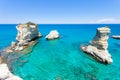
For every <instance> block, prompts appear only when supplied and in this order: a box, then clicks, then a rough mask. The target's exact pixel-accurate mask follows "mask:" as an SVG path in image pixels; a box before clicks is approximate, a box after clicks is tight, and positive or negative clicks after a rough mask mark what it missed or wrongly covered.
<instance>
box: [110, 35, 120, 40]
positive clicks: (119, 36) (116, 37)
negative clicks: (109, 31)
mask: <svg viewBox="0 0 120 80" xmlns="http://www.w3.org/2000/svg"><path fill="white" fill-rule="evenodd" d="M112 38H114V39H120V35H113V36H112Z"/></svg>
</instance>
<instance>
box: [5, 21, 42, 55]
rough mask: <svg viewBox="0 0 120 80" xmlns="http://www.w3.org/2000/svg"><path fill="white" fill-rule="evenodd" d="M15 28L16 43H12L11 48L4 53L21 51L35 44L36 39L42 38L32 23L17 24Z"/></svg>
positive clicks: (35, 25)
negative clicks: (16, 32)
mask: <svg viewBox="0 0 120 80" xmlns="http://www.w3.org/2000/svg"><path fill="white" fill-rule="evenodd" d="M16 28H17V30H18V34H17V36H16V40H17V42H12V43H11V46H10V47H9V48H7V49H6V52H9V53H10V52H14V51H21V50H23V49H25V48H26V47H28V46H30V45H32V44H35V43H36V42H37V39H38V38H39V37H41V36H42V35H41V33H40V32H39V30H38V25H37V24H34V23H32V22H28V23H26V24H19V25H18V26H17V27H16Z"/></svg>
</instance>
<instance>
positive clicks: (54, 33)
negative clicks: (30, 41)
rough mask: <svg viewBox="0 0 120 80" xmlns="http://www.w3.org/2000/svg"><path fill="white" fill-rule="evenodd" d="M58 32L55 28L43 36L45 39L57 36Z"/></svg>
mask: <svg viewBox="0 0 120 80" xmlns="http://www.w3.org/2000/svg"><path fill="white" fill-rule="evenodd" d="M59 37H60V35H59V32H58V31H57V30H51V31H50V33H49V34H48V35H47V36H46V37H45V38H46V39H47V40H52V39H57V38H59Z"/></svg>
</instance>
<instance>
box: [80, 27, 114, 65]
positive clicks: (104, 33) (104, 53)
mask: <svg viewBox="0 0 120 80" xmlns="http://www.w3.org/2000/svg"><path fill="white" fill-rule="evenodd" d="M109 33H110V28H108V27H101V28H97V33H96V35H95V37H94V38H93V40H92V41H91V42H90V44H89V45H88V46H85V45H82V46H81V49H82V50H83V52H85V53H87V54H89V55H91V56H92V57H93V58H95V59H96V60H98V61H100V62H102V63H105V64H110V63H112V62H113V60H112V58H111V55H110V54H109V52H108V50H107V48H108V42H107V40H108V38H109Z"/></svg>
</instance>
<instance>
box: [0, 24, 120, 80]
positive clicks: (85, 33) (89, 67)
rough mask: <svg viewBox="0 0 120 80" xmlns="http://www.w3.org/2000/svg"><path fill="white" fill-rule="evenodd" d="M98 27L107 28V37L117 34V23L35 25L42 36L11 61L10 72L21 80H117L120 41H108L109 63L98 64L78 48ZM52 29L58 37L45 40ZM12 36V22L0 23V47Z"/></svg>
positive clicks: (118, 78)
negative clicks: (108, 34)
mask: <svg viewBox="0 0 120 80" xmlns="http://www.w3.org/2000/svg"><path fill="white" fill-rule="evenodd" d="M102 26H109V27H110V28H111V34H110V36H111V35H120V24H76V25H75V24H70V25H68V24H59V25H58V24H48V25H47V24H41V25H39V31H40V32H41V33H42V34H43V37H42V38H40V39H39V43H38V44H37V45H35V46H34V48H33V51H32V52H31V53H29V54H27V55H24V56H22V57H20V58H19V59H17V61H14V62H13V63H11V64H12V68H13V73H14V74H16V75H18V76H20V77H22V78H23V79H24V80H120V40H116V39H112V38H109V40H108V42H109V48H108V50H109V52H110V54H111V55H112V58H113V63H112V64H110V65H104V64H101V63H98V62H96V61H95V60H93V59H92V58H90V57H89V56H87V55H86V54H84V53H83V52H82V51H81V50H80V44H87V43H89V41H90V40H92V38H93V37H94V35H95V33H96V28H97V27H102ZM53 29H57V30H58V31H59V33H60V35H61V36H62V38H60V39H56V40H52V41H47V40H46V39H45V36H46V35H47V34H48V33H49V32H50V30H53ZM16 35H17V30H16V24H13V25H6V24H1V25H0V49H3V48H5V47H7V46H9V45H10V43H11V41H15V37H16ZM21 54H22V53H21ZM24 62H25V63H24Z"/></svg>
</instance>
